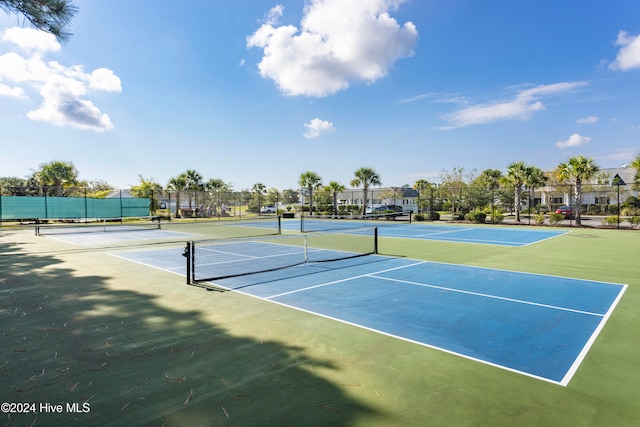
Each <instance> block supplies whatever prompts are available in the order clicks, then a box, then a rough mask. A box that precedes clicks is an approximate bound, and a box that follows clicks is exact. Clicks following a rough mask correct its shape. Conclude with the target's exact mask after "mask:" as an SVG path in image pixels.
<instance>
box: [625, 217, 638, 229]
mask: <svg viewBox="0 0 640 427" xmlns="http://www.w3.org/2000/svg"><path fill="white" fill-rule="evenodd" d="M627 221H629V224H631V227H633V228H640V216H632V217H629V218H627Z"/></svg>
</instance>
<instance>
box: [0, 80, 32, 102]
mask: <svg viewBox="0 0 640 427" xmlns="http://www.w3.org/2000/svg"><path fill="white" fill-rule="evenodd" d="M2 96H6V97H10V98H21V99H27V96H26V95H25V93H24V91H23V90H22V88H21V87H11V86H7V85H5V84H2V83H0V97H2Z"/></svg>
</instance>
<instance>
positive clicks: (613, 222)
mask: <svg viewBox="0 0 640 427" xmlns="http://www.w3.org/2000/svg"><path fill="white" fill-rule="evenodd" d="M602 224H603V225H604V226H605V227H617V226H618V224H619V222H618V217H617V216H608V217H605V218H603V219H602Z"/></svg>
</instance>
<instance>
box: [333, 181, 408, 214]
mask: <svg viewBox="0 0 640 427" xmlns="http://www.w3.org/2000/svg"><path fill="white" fill-rule="evenodd" d="M363 204H364V191H363V190H362V188H358V189H348V190H344V191H342V192H340V193H338V205H356V206H360V207H362V205H363ZM367 205H368V206H370V207H376V206H382V205H386V206H391V205H394V206H402V209H403V210H404V211H410V212H413V213H417V212H418V191H417V190H415V189H413V188H410V187H383V188H377V187H376V188H369V189H368V190H367Z"/></svg>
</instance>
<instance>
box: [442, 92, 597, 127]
mask: <svg viewBox="0 0 640 427" xmlns="http://www.w3.org/2000/svg"><path fill="white" fill-rule="evenodd" d="M587 84H588V83H587V82H562V83H554V84H550V85H540V86H536V87H533V88H530V89H522V90H519V91H518V92H517V93H516V94H515V95H514V96H513V97H512V98H511V99H506V100H501V101H493V102H488V103H485V104H478V105H472V106H470V107H465V108H462V109H460V110H458V111H455V112H453V113H450V114H446V115H444V116H443V117H442V119H444V120H446V121H448V122H449V123H450V126H448V127H446V128H445V129H454V128H460V127H465V126H471V125H478V124H487V123H492V122H496V121H502V120H527V119H529V117H531V115H532V114H533V113H535V112H536V111H541V110H544V109H545V108H546V107H545V106H544V104H543V103H542V102H541V101H540V99H541V98H543V97H545V96H557V95H561V94H564V93H568V92H571V91H574V90H576V89H577V88H579V87H582V86H586V85H587Z"/></svg>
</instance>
